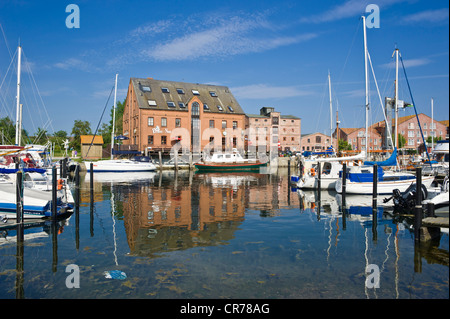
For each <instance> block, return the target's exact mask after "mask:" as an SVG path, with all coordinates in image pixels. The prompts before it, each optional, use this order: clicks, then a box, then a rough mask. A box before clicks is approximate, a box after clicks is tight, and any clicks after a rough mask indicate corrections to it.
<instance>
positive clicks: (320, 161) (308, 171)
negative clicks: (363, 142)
mask: <svg viewBox="0 0 450 319" xmlns="http://www.w3.org/2000/svg"><path fill="white" fill-rule="evenodd" d="M364 158H365V152H364V151H363V152H361V153H359V154H357V155H355V156H346V157H325V158H317V159H315V160H314V161H310V163H311V164H312V165H305V164H303V165H304V166H305V168H304V170H305V173H304V174H303V176H301V177H298V178H297V183H296V186H297V188H302V189H316V188H318V187H319V178H320V189H332V190H334V189H335V185H336V181H337V180H338V179H339V172H340V171H342V167H343V165H342V163H343V162H346V163H347V165H349V166H352V165H358V162H359V161H360V160H362V159H364ZM319 165H320V176H319ZM291 180H292V177H291Z"/></svg>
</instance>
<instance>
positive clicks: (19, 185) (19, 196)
mask: <svg viewBox="0 0 450 319" xmlns="http://www.w3.org/2000/svg"><path fill="white" fill-rule="evenodd" d="M16 223H18V224H20V223H23V173H22V171H18V172H17V176H16Z"/></svg>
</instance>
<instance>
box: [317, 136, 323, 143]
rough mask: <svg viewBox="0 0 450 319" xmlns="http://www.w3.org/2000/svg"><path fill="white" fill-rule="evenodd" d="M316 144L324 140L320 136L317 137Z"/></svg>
mask: <svg viewBox="0 0 450 319" xmlns="http://www.w3.org/2000/svg"><path fill="white" fill-rule="evenodd" d="M316 143H319V144H320V143H322V138H321V137H320V136H316Z"/></svg>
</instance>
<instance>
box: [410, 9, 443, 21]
mask: <svg viewBox="0 0 450 319" xmlns="http://www.w3.org/2000/svg"><path fill="white" fill-rule="evenodd" d="M448 12H449V11H448V8H444V9H437V10H426V11H422V12H418V13H414V14H410V15H407V16H405V17H403V19H402V22H403V23H408V24H409V23H422V22H423V23H441V22H447V23H448V17H449V14H448Z"/></svg>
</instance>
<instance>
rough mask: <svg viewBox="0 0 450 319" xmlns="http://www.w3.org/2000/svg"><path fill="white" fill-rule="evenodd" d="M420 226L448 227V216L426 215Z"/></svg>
mask: <svg viewBox="0 0 450 319" xmlns="http://www.w3.org/2000/svg"><path fill="white" fill-rule="evenodd" d="M422 226H425V227H446V228H448V217H427V218H424V219H422Z"/></svg>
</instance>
